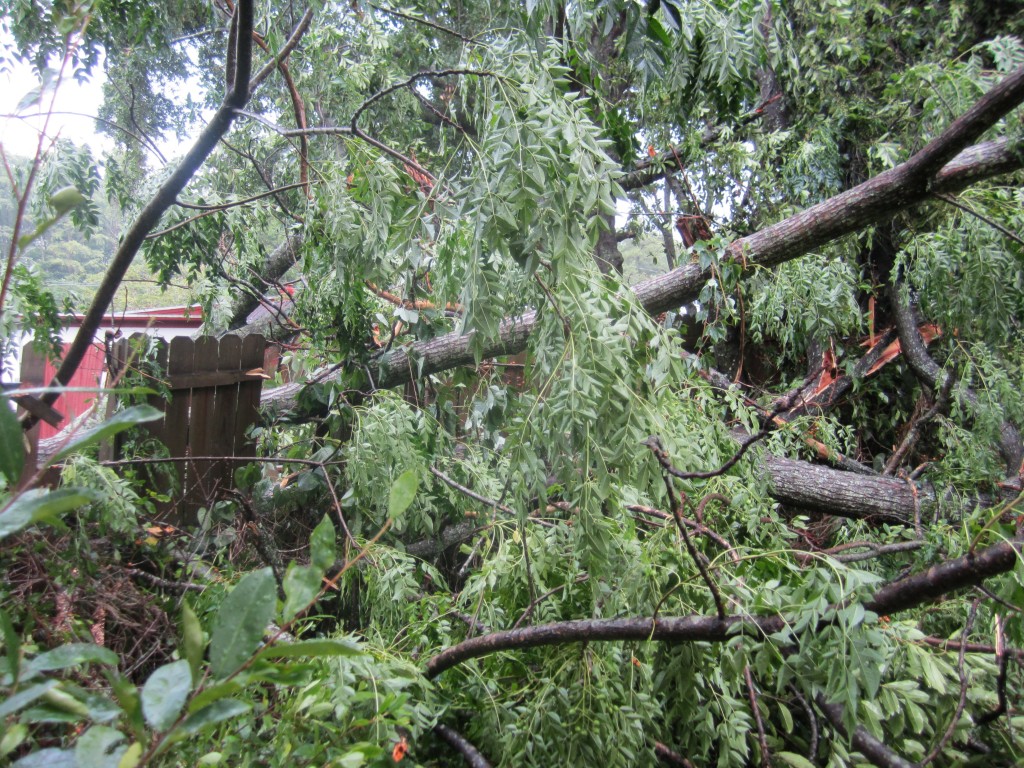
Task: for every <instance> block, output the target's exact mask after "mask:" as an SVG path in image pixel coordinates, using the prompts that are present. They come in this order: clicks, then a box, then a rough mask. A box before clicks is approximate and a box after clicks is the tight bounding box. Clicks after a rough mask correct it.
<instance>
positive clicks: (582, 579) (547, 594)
mask: <svg viewBox="0 0 1024 768" xmlns="http://www.w3.org/2000/svg"><path fill="white" fill-rule="evenodd" d="M589 578H590V574H589V573H581V574H580V575H579V576H577V577H576V578H575V579H574V580H573V581H572V582H571V585H572V586H575V585H576V584H582V583H583V582H585V581H586V580H587V579H589ZM568 586H570V584H569V583H567V584H559V585H558V586H557V587H555V588H554V589H549V590H548V591H547V592H545V593H544V594H543V595H541V596H540V597H538V598H535V599H534V600H531V601H530V604H529V605H528V606H526V610H525V611H523V612H522V613H521V614H520V615H519V618H518V619H516V623H515V624H513V625H512V629H518V628H519V625H520V624H522V623H523V621H524V620H526V619H527V618H528V617H529V616H530V615H531V614H532V613H533V609H534V608H536V607H537V606H538V605H540V604H541V603H542V602H544V601H545V600H547V599H548V598H549V597H551V596H552V595H554V594H556V593H557V592H561V591H562V590H563V589H565V588H566V587H568Z"/></svg>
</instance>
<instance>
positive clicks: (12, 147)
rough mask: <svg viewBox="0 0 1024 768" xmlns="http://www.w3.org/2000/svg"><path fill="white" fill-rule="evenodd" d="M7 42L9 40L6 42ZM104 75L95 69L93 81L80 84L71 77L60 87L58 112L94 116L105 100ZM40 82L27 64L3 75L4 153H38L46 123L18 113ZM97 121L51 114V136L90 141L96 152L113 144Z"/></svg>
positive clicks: (0, 124) (0, 117) (0, 129)
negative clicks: (99, 132)
mask: <svg viewBox="0 0 1024 768" xmlns="http://www.w3.org/2000/svg"><path fill="white" fill-rule="evenodd" d="M4 43H5V44H6V43H7V41H4ZM102 78H103V75H102V73H101V72H100V71H98V69H97V71H96V72H95V74H94V75H93V77H92V78H91V80H89V81H87V82H86V83H83V84H79V83H78V82H76V81H75V80H74V79H72V78H70V77H69V78H67V79H66V80H65V81H64V82H62V83H61V84H60V87H59V88H58V89H57V100H56V102H55V103H54V111H55V112H76V113H81V114H83V115H88V116H94V115H95V114H96V113H97V111H98V110H99V106H100V102H101V101H102V100H103V80H102ZM37 85H38V80H37V78H36V76H35V74H34V73H33V71H32V68H31V67H29V66H27V65H24V64H16V65H15V66H14V67H13V68H12V70H11V71H10V72H8V73H5V74H2V75H0V143H2V144H3V147H4V152H6V153H8V154H14V155H22V156H23V157H32V156H33V155H35V152H36V146H37V143H38V141H39V131H40V130H41V129H42V126H43V118H42V117H35V118H29V117H24V118H18V117H15V116H14V113H15V111H16V109H17V107H18V103H19V102H20V101H21V100H22V98H24V96H25V94H27V93H28V92H29V91H31V90H32V89H33V88H34V87H36V86H37ZM42 106H43V107H44V108H45V107H47V106H49V96H44V98H43V101H42ZM40 111H41V110H40V108H39V106H32V107H29V108H28V109H26V110H25V113H24V114H25V115H29V114H35V113H37V112H40ZM95 125H96V123H95V121H93V120H91V119H89V117H80V116H75V115H65V114H54V115H52V116H51V117H50V123H49V126H48V128H47V136H48V137H50V138H54V137H58V136H59V137H60V138H64V139H70V140H71V141H73V142H75V143H76V144H88V145H89V146H91V147H92V148H93V153H94V154H99V153H100V152H101V151H102V150H103V149H104V148H109V147H110V146H111V142H110V139H109V138H107V137H105V136H104V137H101V136H97V135H96V131H95Z"/></svg>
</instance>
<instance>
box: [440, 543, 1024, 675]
mask: <svg viewBox="0 0 1024 768" xmlns="http://www.w3.org/2000/svg"><path fill="white" fill-rule="evenodd" d="M1022 543H1024V540H1021V539H1017V540H1014V541H1004V542H1000V543H999V544H995V545H994V546H992V547H989V548H988V549H985V550H982V551H980V552H976V553H974V554H968V555H965V556H964V557H960V558H957V559H955V560H947V561H945V562H943V563H940V564H938V565H935V566H932V567H931V568H929V569H928V570H926V571H923V572H920V573H915V574H912V575H910V576H907V577H905V578H902V579H899V580H897V581H894V582H891V583H889V584H887V585H885V586H883V587H882V588H881V589H879V590H878V591H877V592H875V594H874V595H873V596H871V597H870V598H869V599H867V600H865V601H864V602H863V605H864V607H865V608H866V609H867V610H869V611H873V612H875V613H876V614H878V615H891V614H895V613H899V612H900V611H905V610H908V609H910V608H914V607H915V606H918V605H921V604H923V603H925V602H927V601H929V600H931V599H933V598H936V597H939V596H941V595H944V594H946V593H947V592H952V591H954V590H957V589H963V588H965V587H970V586H973V585H975V584H980V583H981V582H983V581H984V580H985V579H987V578H991V577H992V576H995V575H996V574H999V573H1005V572H1006V571H1009V570H1010V569H1012V568H1013V567H1014V565H1015V563H1016V561H1017V559H1018V558H1019V557H1020V555H1021V552H1020V549H1021V545H1022ZM790 618H791V617H786V616H778V615H776V616H747V617H744V616H736V615H733V616H727V617H726V618H724V619H720V618H718V617H717V616H682V617H677V618H657V619H651V618H650V617H637V618H622V619H579V620H576V621H559V622H554V623H551V624H540V625H536V626H532V627H522V628H520V629H512V630H505V631H502V632H494V633H491V634H488V635H480V636H478V637H473V638H470V639H469V640H465V641H463V642H461V643H459V644H457V645H454V646H452V647H450V648H447V649H446V650H444V651H442V652H441V653H439V654H438V655H436V656H434V657H433V658H432V659H430V661H428V662H427V669H426V674H427V677H430V678H433V677H437V676H438V675H440V674H441V673H442V672H444V671H445V670H448V669H451V668H452V667H454V666H457V665H459V664H461V663H463V662H465V661H469V660H470V659H475V658H479V657H480V656H487V655H489V654H492V653H497V652H498V651H507V650H521V649H526V648H536V647H539V646H546V645H563V644H566V643H576V642H600V641H609V640H618V641H624V640H633V641H639V642H643V641H649V640H658V641H666V642H700V641H703V642H712V643H714V642H725V641H726V640H728V639H729V638H730V637H733V636H734V635H735V634H736V632H738V631H739V632H743V633H748V634H751V635H753V636H755V637H766V636H767V635H770V634H772V633H774V632H779V631H781V630H782V629H783V628H784V627H786V626H788V625H789V624H790V623H791V622H790Z"/></svg>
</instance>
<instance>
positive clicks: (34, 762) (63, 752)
mask: <svg viewBox="0 0 1024 768" xmlns="http://www.w3.org/2000/svg"><path fill="white" fill-rule="evenodd" d="M11 768H78V763H77V762H76V761H75V753H74V752H72V751H71V750H70V749H57V748H56V747H49V748H48V749H41V750H39V751H38V752H33V753H32V754H31V755H26V756H25V757H23V758H21V760H19V761H18V762H16V763H15V764H14V765H13V766H12V767H11Z"/></svg>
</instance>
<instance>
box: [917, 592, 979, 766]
mask: <svg viewBox="0 0 1024 768" xmlns="http://www.w3.org/2000/svg"><path fill="white" fill-rule="evenodd" d="M979 603H980V600H975V601H974V602H973V603H971V610H970V612H969V613H968V614H967V624H966V625H965V626H964V631H963V634H962V635H961V636H960V656H959V660H958V661H957V666H956V671H957V674H958V675H959V677H960V698H959V700H958V701H957V704H956V710H955V711H954V712H953V716H952V717H951V718H950V719H949V726H948V727H947V728H946V732H945V733H944V734H943V735H942V738H941V739H939V741H938V742H937V743H936V744H935V746H934V747H932V749H931V751H930V752H929V753H928V754H927V755H925V757H924V759H923V760H921V762H919V763H918V764H917V768H925V766H926V765H928V764H929V763H930V762H932V761H933V760H934V759H935V758H936V757H938V756H939V754H940V753H941V752H942V750H944V749H945V748H946V745H947V744H948V743H949V740H950V739H952V738H953V734H954V733H955V732H956V727H957V725H958V724H959V723H960V716H961V715H962V714H963V713H964V707H965V706H966V705H967V686H968V683H969V682H970V681H969V679H968V677H967V672H966V671H965V670H964V655H965V654H966V653H967V638H968V637H969V636H970V634H971V629H973V628H974V619H975V617H976V616H977V615H978V604H979Z"/></svg>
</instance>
